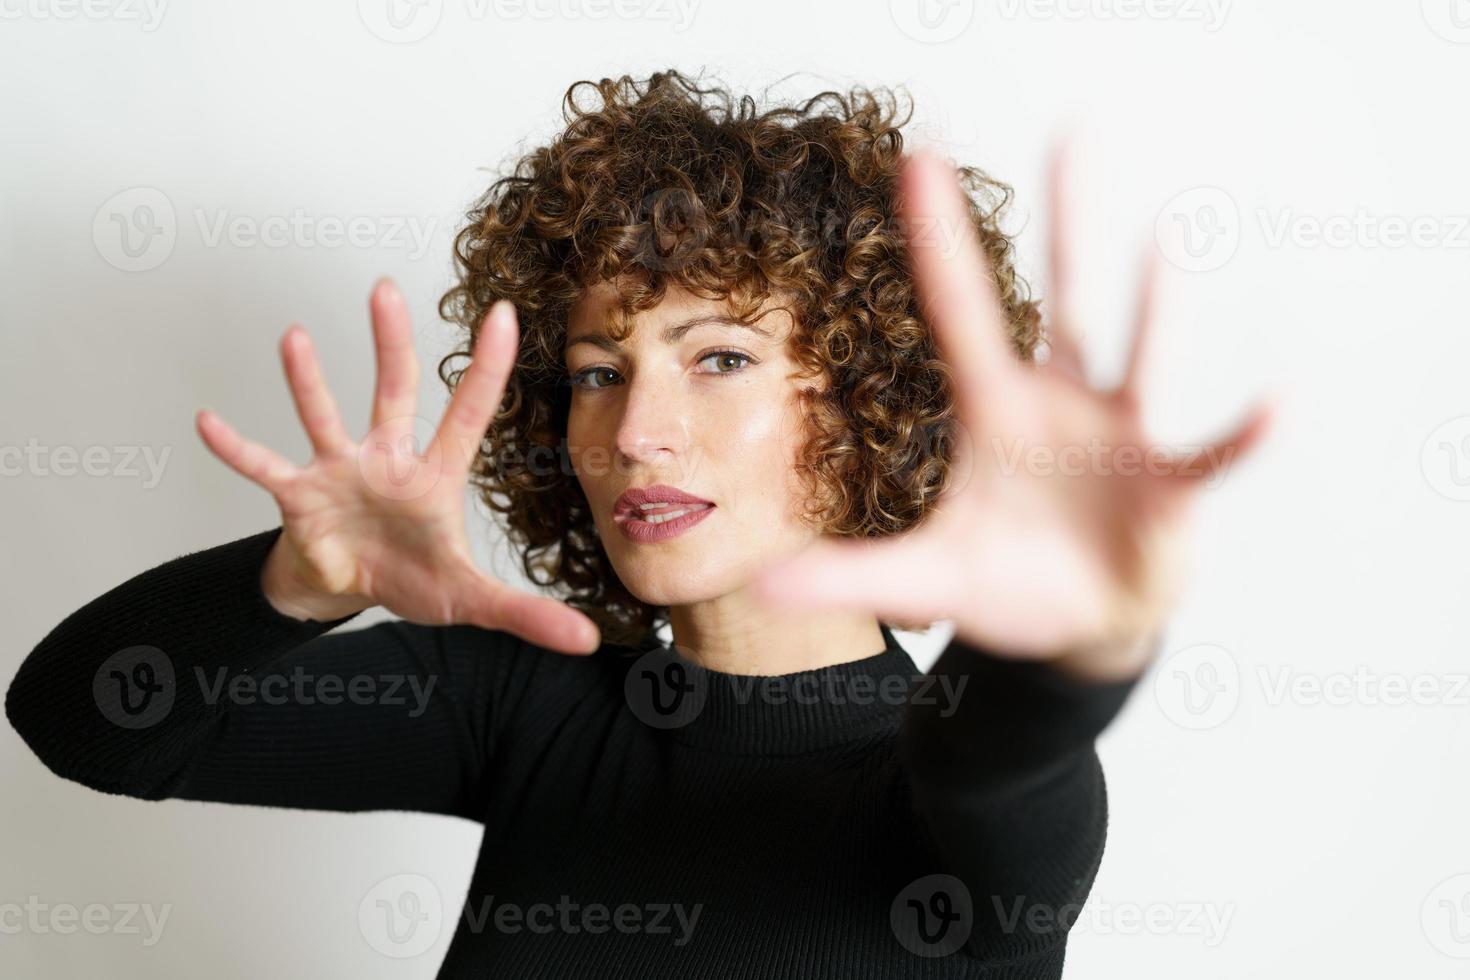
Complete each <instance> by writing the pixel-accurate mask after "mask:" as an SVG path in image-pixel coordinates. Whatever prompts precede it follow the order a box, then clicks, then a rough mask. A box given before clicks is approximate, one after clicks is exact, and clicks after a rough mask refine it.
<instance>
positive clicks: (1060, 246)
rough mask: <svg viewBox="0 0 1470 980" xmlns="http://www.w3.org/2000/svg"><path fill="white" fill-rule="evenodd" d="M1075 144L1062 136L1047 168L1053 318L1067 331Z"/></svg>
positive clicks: (1071, 315) (1071, 320)
mask: <svg viewBox="0 0 1470 980" xmlns="http://www.w3.org/2000/svg"><path fill="white" fill-rule="evenodd" d="M1071 164H1072V144H1071V141H1070V140H1067V139H1060V140H1058V141H1057V142H1056V145H1055V146H1053V147H1052V151H1051V159H1050V161H1049V166H1048V171H1047V232H1046V241H1047V265H1048V268H1049V275H1050V280H1051V283H1050V285H1051V311H1052V320H1053V322H1054V323H1055V324H1057V325H1059V326H1060V327H1061V328H1062V330H1063V332H1065V329H1066V328H1067V327H1069V326H1075V324H1076V322H1077V320H1076V311H1075V310H1074V309H1073V308H1072V297H1073V271H1074V268H1075V257H1074V255H1073V247H1074V245H1075V241H1074V236H1073V231H1072V170H1071Z"/></svg>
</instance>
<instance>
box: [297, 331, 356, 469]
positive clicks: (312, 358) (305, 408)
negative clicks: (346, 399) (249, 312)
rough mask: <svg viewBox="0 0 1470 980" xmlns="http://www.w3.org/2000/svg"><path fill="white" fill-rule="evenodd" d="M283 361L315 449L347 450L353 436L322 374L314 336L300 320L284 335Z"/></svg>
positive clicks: (328, 451) (327, 452)
mask: <svg viewBox="0 0 1470 980" xmlns="http://www.w3.org/2000/svg"><path fill="white" fill-rule="evenodd" d="M281 361H282V363H283V364H284V365H285V367H286V383H287V384H288V385H290V387H291V399H292V401H294V402H295V403H296V414H297V415H299V416H300V417H301V424H302V425H304V426H305V427H306V434H307V437H308V438H310V439H311V446H312V449H313V450H315V451H316V453H317V454H318V455H320V456H329V455H334V454H338V453H344V452H346V451H348V450H349V449H350V448H351V446H352V440H351V439H350V438H349V437H348V435H347V429H346V428H345V427H344V426H343V425H342V416H341V414H340V413H339V412H338V411H337V402H336V401H335V400H334V399H333V398H332V392H331V390H330V389H329V388H327V383H326V381H325V380H324V379H323V378H322V368H321V362H320V361H318V360H317V356H316V349H315V345H313V344H312V342H311V336H310V334H308V333H307V332H306V330H305V329H304V328H302V327H301V326H300V325H299V324H292V325H291V328H290V329H289V330H287V331H286V335H285V336H284V337H282V338H281Z"/></svg>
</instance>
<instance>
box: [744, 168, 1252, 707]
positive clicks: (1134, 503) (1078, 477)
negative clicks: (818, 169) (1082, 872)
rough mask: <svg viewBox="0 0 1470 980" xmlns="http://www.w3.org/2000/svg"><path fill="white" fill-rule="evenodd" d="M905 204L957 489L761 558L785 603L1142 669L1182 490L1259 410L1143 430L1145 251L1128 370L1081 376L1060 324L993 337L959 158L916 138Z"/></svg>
mask: <svg viewBox="0 0 1470 980" xmlns="http://www.w3.org/2000/svg"><path fill="white" fill-rule="evenodd" d="M900 181H901V186H900V199H901V203H900V216H901V218H902V222H903V226H904V232H905V236H906V240H907V243H908V246H909V249H910V254H911V257H912V261H913V270H914V275H915V278H916V285H917V289H918V293H919V298H920V302H921V304H922V307H923V309H924V312H925V317H926V320H927V322H928V323H929V324H930V326H931V327H932V329H933V330H934V332H935V335H936V340H937V342H938V344H939V347H940V349H941V352H942V355H943V357H944V358H945V361H946V363H947V365H948V366H949V368H950V374H951V377H952V379H953V382H952V384H953V388H954V397H955V403H956V415H957V418H958V420H959V422H960V423H961V425H960V434H961V438H960V439H959V446H958V449H957V451H956V456H955V460H954V468H953V476H954V480H953V482H952V484H951V485H950V486H949V487H948V488H947V489H946V492H945V494H944V495H943V496H942V497H941V498H940V501H939V502H938V504H937V505H936V510H935V512H934V513H933V514H932V515H931V516H930V517H928V518H927V519H926V520H925V521H924V522H923V523H922V524H920V525H919V526H918V527H917V528H915V529H914V530H913V531H911V532H909V533H906V534H903V535H900V536H896V537H892V538H887V539H878V540H871V539H865V540H862V541H858V540H841V539H824V540H822V541H820V542H819V543H817V544H816V545H814V546H812V547H811V548H808V549H807V550H806V551H804V552H802V553H801V554H800V555H798V556H796V557H795V558H793V559H790V560H788V561H786V562H784V563H782V564H781V565H778V566H776V567H773V568H770V569H768V570H767V571H766V573H765V574H764V575H763V577H762V579H761V581H760V583H759V584H760V591H761V594H762V595H763V596H764V597H766V598H767V599H768V600H770V601H772V602H777V603H780V604H783V605H788V606H792V605H796V606H802V605H820V606H837V607H847V608H861V609H866V610H870V611H872V612H873V613H874V614H876V615H878V616H880V617H884V618H891V619H894V620H898V621H928V620H933V619H952V620H953V621H954V623H955V628H956V634H957V635H958V636H959V637H961V638H962V639H964V640H967V641H969V642H971V643H973V644H975V645H977V646H981V647H984V648H986V649H988V650H991V651H994V652H995V653H996V654H998V655H1002V656H1010V657H1016V658H1031V659H1052V660H1061V661H1064V662H1065V663H1066V664H1067V665H1068V666H1069V667H1071V668H1075V669H1076V670H1077V671H1079V672H1081V673H1083V674H1085V675H1089V676H1093V677H1098V678H1105V677H1120V676H1126V675H1128V674H1131V673H1133V672H1135V671H1136V670H1138V669H1140V668H1141V667H1142V666H1143V663H1144V662H1145V657H1146V653H1147V651H1148V648H1149V646H1148V643H1147V642H1146V641H1147V640H1148V639H1149V638H1150V637H1151V635H1152V634H1153V633H1154V632H1155V631H1156V630H1157V629H1158V628H1159V626H1160V624H1161V622H1162V619H1163V618H1164V616H1165V615H1166V614H1167V612H1168V610H1169V608H1170V607H1171V605H1172V603H1173V600H1174V599H1175V597H1176V594H1177V591H1178V588H1179V584H1180V578H1181V575H1180V572H1181V566H1182V564H1183V558H1184V554H1185V544H1186V538H1187V535H1186V534H1185V533H1184V532H1185V523H1186V521H1187V517H1188V512H1189V510H1190V504H1191V502H1192V501H1193V500H1194V499H1195V498H1196V497H1197V496H1198V494H1199V492H1200V490H1201V488H1202V487H1203V486H1204V484H1205V483H1206V481H1207V478H1209V477H1211V476H1212V475H1214V474H1215V473H1217V472H1218V471H1219V470H1220V469H1221V468H1222V467H1224V466H1227V465H1229V464H1230V463H1231V461H1233V460H1235V459H1237V458H1238V457H1239V456H1240V455H1241V454H1242V453H1244V452H1245V451H1247V450H1248V449H1249V447H1250V446H1252V445H1254V444H1255V443H1256V442H1257V441H1258V440H1259V438H1260V436H1261V435H1262V434H1263V432H1264V430H1265V425H1266V422H1267V420H1268V417H1269V413H1268V412H1267V410H1266V408H1265V407H1264V406H1263V405H1258V406H1256V407H1254V408H1253V409H1252V411H1251V412H1250V413H1249V414H1248V416H1247V419H1246V421H1245V422H1244V423H1243V424H1242V425H1240V426H1239V427H1238V428H1237V429H1236V431H1235V432H1233V433H1232V434H1231V435H1229V436H1228V437H1226V438H1225V439H1223V440H1221V441H1220V442H1218V443H1216V444H1214V445H1210V446H1208V447H1203V448H1201V449H1199V450H1197V451H1194V452H1185V453H1181V452H1176V451H1171V450H1166V449H1165V448H1164V447H1161V446H1156V445H1154V444H1152V443H1151V442H1150V441H1149V439H1148V438H1147V436H1146V434H1145V432H1144V428H1143V424H1142V412H1141V407H1140V395H1141V389H1142V387H1143V380H1144V374H1145V366H1146V361H1147V353H1148V346H1149V336H1150V332H1151V329H1152V326H1153V320H1154V309H1155V294H1156V280H1157V264H1156V262H1155V260H1154V259H1153V258H1152V256H1151V257H1150V258H1149V259H1147V260H1146V261H1145V269H1144V275H1143V283H1142V287H1141V296H1140V299H1139V303H1138V310H1139V313H1138V322H1137V326H1136V332H1135V335H1134V338H1133V346H1132V352H1131V355H1130V359H1129V366H1128V370H1127V374H1126V377H1125V380H1124V382H1123V384H1122V385H1121V387H1119V388H1117V389H1115V390H1111V391H1100V390H1096V389H1094V388H1091V387H1089V386H1088V384H1087V383H1086V381H1085V380H1084V378H1083V372H1082V370H1081V365H1080V358H1079V354H1078V350H1077V346H1076V343H1075V341H1074V340H1073V338H1072V337H1071V335H1070V331H1069V324H1067V323H1066V322H1065V318H1064V319H1063V322H1059V323H1054V324H1052V334H1051V346H1052V349H1053V357H1052V358H1051V359H1050V360H1049V361H1048V363H1047V364H1046V365H1044V366H1037V365H1032V364H1028V363H1025V362H1023V361H1021V360H1020V359H1018V358H1017V357H1016V356H1015V355H1014V354H1013V353H1012V351H1011V349H1010V347H1009V344H1008V342H1007V340H1006V334H1005V316H1004V313H1003V309H1002V306H1001V304H1000V300H999V297H998V295H997V293H996V290H995V286H994V279H993V276H992V274H991V269H990V267H989V265H988V264H987V261H986V259H985V257H984V254H983V252H982V250H981V248H980V246H979V242H978V239H977V237H976V234H975V231H974V228H973V226H972V225H971V223H970V221H969V219H968V213H967V210H966V206H965V202H964V197H963V193H962V191H961V188H960V185H959V182H958V180H957V175H956V173H955V171H954V168H953V167H952V166H950V165H949V164H948V163H947V162H945V161H944V160H943V159H941V158H940V157H938V156H937V155H935V154H934V153H932V152H930V151H927V150H920V151H918V152H916V153H914V154H911V155H910V156H909V157H907V158H906V159H905V162H904V169H903V171H902V173H901V176H900ZM1064 186H1065V180H1064V178H1063V176H1062V174H1061V173H1060V167H1059V166H1058V167H1054V170H1053V179H1052V207H1051V214H1052V228H1051V241H1050V253H1051V265H1052V285H1053V289H1054V290H1055V291H1056V293H1057V295H1055V296H1054V297H1053V301H1054V302H1053V305H1054V308H1057V309H1061V310H1063V311H1065V310H1066V309H1067V303H1066V296H1065V292H1066V289H1067V284H1068V274H1069V271H1070V270H1069V268H1068V267H1069V265H1070V263H1069V261H1068V258H1067V236H1066V229H1065V225H1066V209H1065V207H1064V206H1063V200H1062V198H1063V188H1064Z"/></svg>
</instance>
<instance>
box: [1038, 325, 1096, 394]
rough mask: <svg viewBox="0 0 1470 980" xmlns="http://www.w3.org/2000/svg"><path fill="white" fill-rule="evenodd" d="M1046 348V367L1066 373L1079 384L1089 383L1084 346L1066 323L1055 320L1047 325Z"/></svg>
mask: <svg viewBox="0 0 1470 980" xmlns="http://www.w3.org/2000/svg"><path fill="white" fill-rule="evenodd" d="M1046 348H1047V351H1048V357H1047V361H1046V367H1048V368H1049V369H1051V370H1054V371H1058V372H1060V373H1061V374H1064V375H1066V376H1067V377H1069V378H1071V379H1072V380H1073V381H1075V382H1077V383H1078V384H1086V383H1087V366H1086V363H1085V362H1084V361H1083V357H1082V348H1081V347H1080V346H1079V345H1078V343H1077V338H1076V337H1073V336H1072V332H1071V331H1070V330H1068V329H1067V327H1066V324H1064V323H1061V322H1054V323H1052V324H1050V325H1049V326H1048V327H1047V330H1046Z"/></svg>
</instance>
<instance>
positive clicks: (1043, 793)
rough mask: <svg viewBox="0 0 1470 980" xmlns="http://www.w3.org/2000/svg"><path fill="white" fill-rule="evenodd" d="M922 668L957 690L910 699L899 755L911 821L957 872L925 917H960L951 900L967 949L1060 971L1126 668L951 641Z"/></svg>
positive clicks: (1094, 850)
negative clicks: (1065, 663) (1083, 674)
mask: <svg viewBox="0 0 1470 980" xmlns="http://www.w3.org/2000/svg"><path fill="white" fill-rule="evenodd" d="M930 673H931V674H934V675H938V676H939V677H940V678H943V680H944V684H943V685H941V688H942V689H947V690H950V691H957V692H958V695H957V696H955V697H953V698H949V699H941V698H931V699H927V700H915V701H914V702H913V703H911V704H910V705H909V706H908V709H907V710H906V712H905V716H904V722H903V730H902V733H901V737H900V753H901V758H902V760H903V765H904V767H905V769H906V771H907V773H908V777H909V780H910V783H911V785H912V787H913V794H914V805H915V807H916V809H917V811H918V814H917V817H918V819H919V822H920V825H921V826H922V827H923V828H925V829H926V830H927V832H928V834H929V836H930V838H931V840H932V843H933V845H934V847H935V849H936V850H937V852H938V854H939V856H940V860H941V870H942V872H943V873H944V874H946V875H948V876H952V878H953V879H957V880H958V882H959V884H958V885H955V884H954V883H953V882H951V883H950V884H949V886H948V889H949V890H950V891H952V892H959V894H949V895H946V896H943V897H942V898H937V899H936V898H934V897H933V896H926V899H928V900H932V902H933V909H934V911H935V914H936V918H935V919H934V922H935V923H936V924H937V923H938V921H939V918H938V915H939V913H946V910H949V911H948V912H947V913H946V914H947V915H949V917H951V918H954V917H955V916H958V915H959V914H960V911H959V910H960V909H961V905H962V903H963V904H964V905H965V906H967V907H968V915H969V917H970V919H969V921H968V922H967V923H965V925H966V927H967V928H968V939H967V940H966V942H965V946H966V947H967V948H968V950H969V951H970V953H971V954H972V955H975V956H977V957H979V958H981V959H982V960H985V961H986V962H1008V961H1016V962H1017V963H1019V962H1025V961H1029V960H1031V959H1036V960H1047V961H1054V962H1055V963H1056V968H1057V969H1058V970H1060V962H1061V957H1062V955H1063V953H1064V949H1065V943H1066V936H1067V931H1068V929H1069V928H1070V927H1071V925H1072V923H1074V922H1075V921H1076V919H1077V915H1078V913H1079V912H1080V910H1081V906H1082V903H1083V902H1084V901H1085V900H1086V898H1087V894H1088V892H1089V891H1090V890H1091V888H1092V882H1093V879H1094V878H1095V877H1096V875H1097V870H1098V866H1099V864H1100V862H1101V860H1102V853H1103V842H1104V839H1105V837H1106V834H1107V820H1108V808H1107V792H1106V788H1105V786H1104V782H1103V772H1102V766H1101V764H1100V763H1099V761H1098V757H1097V752H1096V751H1095V748H1094V740H1095V739H1096V737H1097V736H1098V735H1099V734H1100V733H1101V732H1102V731H1103V729H1104V728H1106V727H1107V725H1108V723H1109V722H1110V721H1111V720H1112V719H1113V717H1114V716H1115V715H1116V714H1117V713H1118V711H1119V709H1120V708H1121V707H1122V705H1123V703H1124V702H1125V700H1126V699H1127V697H1128V695H1129V693H1130V691H1131V690H1132V689H1133V687H1134V685H1135V684H1136V683H1137V678H1136V677H1134V678H1130V679H1127V680H1123V681H1118V682H1114V683H1091V682H1086V681H1082V680H1079V679H1075V678H1071V677H1068V676H1066V675H1064V674H1062V673H1061V672H1059V671H1057V670H1056V669H1055V668H1053V667H1051V666H1050V665H1048V664H1046V663H1044V662H1034V661H1020V660H1009V659H1002V658H999V657H996V656H993V655H991V654H989V653H987V652H985V651H982V650H979V649H976V648H974V647H972V646H970V645H968V644H966V643H964V642H962V641H961V640H959V639H958V638H956V639H955V640H954V641H953V642H952V643H951V644H950V645H949V647H947V648H946V649H945V651H944V653H943V654H942V655H941V656H940V658H939V660H938V661H937V662H936V663H935V665H934V667H933V669H932V670H931V671H930ZM961 684H963V687H960V685H961ZM939 887H940V889H941V890H944V889H945V887H946V886H945V883H944V882H943V881H942V880H940V881H939ZM954 921H956V922H958V921H960V920H959V919H957V918H955V919H954ZM921 928H922V923H921Z"/></svg>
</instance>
